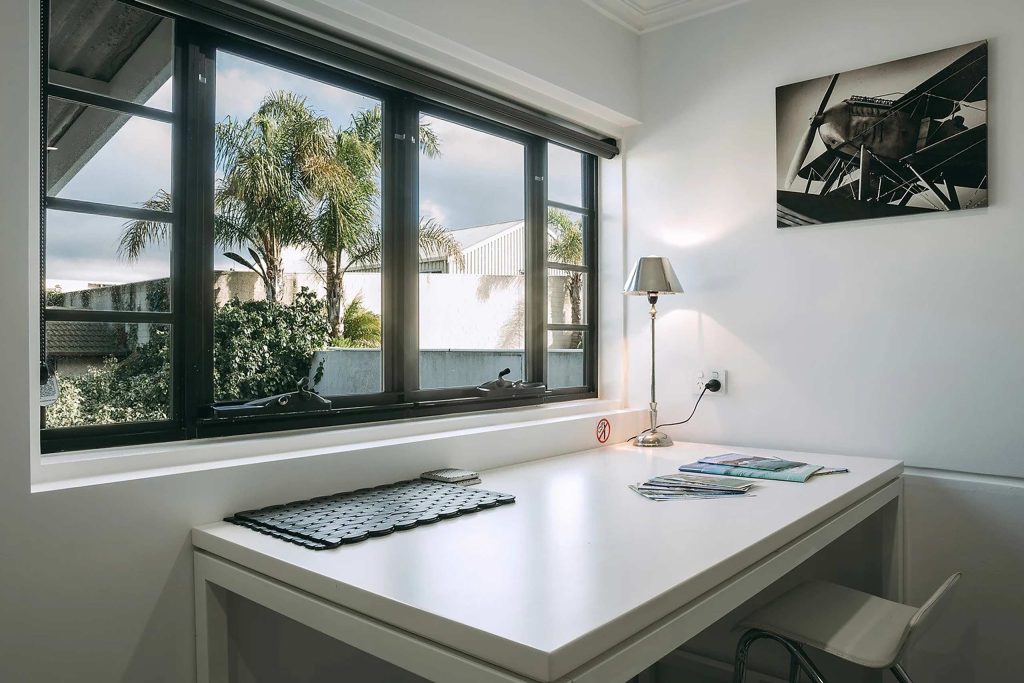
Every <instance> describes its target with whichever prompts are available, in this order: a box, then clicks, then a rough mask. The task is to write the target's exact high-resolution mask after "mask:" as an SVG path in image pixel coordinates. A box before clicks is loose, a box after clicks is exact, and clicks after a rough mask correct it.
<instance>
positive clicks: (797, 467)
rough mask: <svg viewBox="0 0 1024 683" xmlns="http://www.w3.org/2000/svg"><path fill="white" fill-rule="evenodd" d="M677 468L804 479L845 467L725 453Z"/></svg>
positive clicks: (795, 479) (762, 476)
mask: <svg viewBox="0 0 1024 683" xmlns="http://www.w3.org/2000/svg"><path fill="white" fill-rule="evenodd" d="M679 471H680V472H700V473H702V474H718V475H725V476H729V477H747V478H751V479H776V480H780V481H796V482H805V481H807V480H808V479H810V478H811V477H812V476H814V475H822V474H839V473H841V472H847V471H848V470H846V469H845V468H839V467H822V466H821V465H809V464H807V463H805V462H796V461H795V460H783V459H782V458H773V457H764V456H760V455H742V454H740V453H725V454H723V455H713V456H709V457H707V458H701V459H700V460H698V461H697V462H692V463H689V464H687V465H680V466H679Z"/></svg>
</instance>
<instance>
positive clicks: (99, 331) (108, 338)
mask: <svg viewBox="0 0 1024 683" xmlns="http://www.w3.org/2000/svg"><path fill="white" fill-rule="evenodd" d="M46 353H47V355H48V356H58V357H63V358H71V357H90V358H95V357H106V356H123V355H125V354H127V353H128V339H127V335H126V334H125V331H124V326H123V325H118V324H115V323H92V322H78V321H76V322H69V321H51V322H48V323H46Z"/></svg>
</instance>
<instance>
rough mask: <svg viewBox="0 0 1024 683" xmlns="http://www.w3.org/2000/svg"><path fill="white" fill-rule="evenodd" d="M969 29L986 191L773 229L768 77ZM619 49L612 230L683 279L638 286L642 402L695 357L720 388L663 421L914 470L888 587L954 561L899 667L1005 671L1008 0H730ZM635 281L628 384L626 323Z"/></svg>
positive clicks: (1010, 644) (706, 435) (1019, 68)
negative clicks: (624, 89) (622, 178)
mask: <svg viewBox="0 0 1024 683" xmlns="http://www.w3.org/2000/svg"><path fill="white" fill-rule="evenodd" d="M983 38H989V39H990V40H991V43H990V50H991V62H990V74H991V79H992V83H991V87H990V92H991V93H992V96H991V99H990V103H991V110H990V112H989V116H990V130H991V136H990V167H991V177H992V181H991V184H992V190H991V203H992V206H991V208H988V209H982V210H974V211H970V212H966V211H965V212H962V213H956V214H951V215H938V216H927V217H918V218H906V219H896V220H879V221H872V222H857V223H848V224H838V225H832V226H826V227H812V228H793V229H787V230H778V229H776V228H775V187H776V178H775V169H776V161H775V159H776V157H775V143H774V138H775V100H774V98H775V87H776V86H778V85H783V84H787V83H792V82H796V81H801V80H804V79H807V78H811V77H817V76H821V75H827V74H831V73H835V72H838V71H842V70H846V69H850V68H857V67H861V66H869V65H872V64H875V63H879V62H884V61H887V60H891V59H895V58H900V57H906V56H910V55H913V54H916V53H921V52H926V51H930V50H934V49H939V48H944V47H949V46H953V45H958V44H961V43H966V42H969V41H974V40H979V39H983ZM641 49H642V79H641V92H642V93H643V109H642V118H643V120H644V124H643V125H642V126H640V127H638V128H636V129H635V130H633V131H631V133H630V134H629V136H628V138H627V145H628V150H629V152H628V155H627V159H626V178H627V197H628V214H627V218H628V226H629V243H628V248H627V250H628V253H629V256H630V258H634V257H636V256H638V255H642V254H645V253H656V254H665V255H668V256H670V257H671V258H672V260H673V262H674V264H675V267H676V270H677V271H678V273H679V276H680V278H681V280H682V282H683V286H684V287H685V288H686V289H687V294H686V295H684V296H682V297H678V298H674V299H665V300H664V303H663V305H662V306H661V310H662V311H663V318H661V319H660V320H661V323H660V325H659V334H660V348H659V351H660V356H659V367H660V368H662V369H663V371H662V373H661V376H660V383H659V387H661V389H662V393H661V396H660V399H661V407H662V414H663V417H665V418H669V417H674V416H677V415H682V416H685V415H686V414H688V412H689V409H690V407H691V405H692V403H693V400H694V397H693V396H692V392H691V390H690V385H691V379H692V377H693V371H694V370H695V369H696V368H698V367H700V366H704V367H707V366H712V367H721V368H725V369H727V370H728V371H729V384H730V386H729V393H728V395H726V396H711V397H710V398H706V399H705V401H706V403H704V404H702V405H701V407H700V410H699V412H698V414H697V417H696V418H695V419H694V421H693V422H692V423H691V424H689V425H687V426H686V427H685V428H678V429H675V430H674V431H673V432H672V433H673V434H674V435H676V436H678V437H680V438H684V439H687V440H696V441H708V442H724V443H734V444H749V445H752V446H754V445H757V446H766V447H779V448H793V449H800V450H809V451H826V452H835V453H847V454H850V455H867V456H886V457H896V458H902V459H904V460H905V461H906V462H907V464H908V465H911V466H914V467H916V468H922V469H915V470H912V472H913V474H912V476H910V477H908V482H907V495H908V532H909V533H908V540H907V548H908V551H909V559H908V562H909V564H908V575H907V576H908V582H909V585H908V597H909V598H910V599H911V600H914V601H920V600H922V599H923V598H924V597H925V596H927V595H928V594H929V593H930V591H931V590H932V589H933V588H934V587H935V586H936V585H937V584H938V583H939V581H940V579H941V578H942V577H944V576H946V575H948V574H949V573H950V572H951V571H952V570H954V569H957V568H963V569H965V571H966V572H967V574H966V577H965V580H964V582H963V585H962V589H963V590H962V591H961V595H960V596H959V598H958V601H957V606H958V608H959V611H958V613H956V614H950V615H947V619H948V620H947V622H946V623H945V624H944V625H943V626H942V627H941V629H940V630H939V633H938V634H937V635H936V636H935V638H933V639H931V640H928V641H925V642H922V643H921V647H920V650H919V653H918V655H917V656H915V657H913V658H912V660H911V662H910V664H911V666H912V667H914V668H912V669H911V673H914V670H915V669H916V670H917V671H918V672H919V673H918V674H917V675H918V677H919V680H929V681H949V682H951V683H952V682H954V681H955V682H957V683H962V682H964V681H975V680H977V681H983V680H1009V679H1010V678H1012V677H1013V676H1011V674H1010V673H1009V672H1010V671H1015V670H1016V667H1014V668H1012V669H1011V668H1010V667H1011V663H1010V661H1009V659H1010V658H1009V657H1008V656H1007V654H1008V653H1011V652H1013V651H1014V648H1015V647H1016V634H1019V633H1021V632H1024V589H1022V588H1021V585H1020V577H1021V576H1022V575H1024V557H1022V555H1021V551H1020V546H1021V536H1020V531H1019V525H1020V519H1021V515H1022V512H1024V496H1022V489H1021V485H1020V478H1022V477H1024V419H1022V417H1024V411H1022V408H1021V397H1022V395H1024V315H1022V310H1024V308H1022V307H1024V278H1022V277H1021V265H1022V263H1024V261H1022V257H1024V219H1022V218H1021V217H1022V216H1024V194H1022V193H1021V191H1020V188H1021V187H1024V165H1022V164H1021V163H1020V158H1021V156H1022V155H1024V129H1022V127H1021V126H1020V125H1019V119H1020V111H1021V108H1022V107H1024V85H1022V81H1021V78H1020V74H1021V73H1022V72H1024V4H1022V3H1020V2H1019V0H985V1H983V2H962V0H901V1H900V2H891V1H889V0H863V1H862V2H858V3H854V4H851V3H849V2H845V1H840V0H771V1H769V0H753V1H752V2H748V3H745V4H741V5H738V6H735V7H733V8H731V9H727V10H725V11H722V12H719V13H716V14H712V15H709V16H706V17H703V18H700V19H697V20H694V21H691V22H687V23H684V24H680V25H677V26H674V27H670V28H666V29H664V30H661V31H657V32H654V33H651V34H648V35H645V36H644V37H643V41H642V48H641ZM865 94H870V93H865ZM635 303H636V305H634V306H631V307H630V310H629V313H628V319H627V320H628V326H627V329H628V333H629V335H628V336H629V340H630V349H631V351H630V359H629V363H630V367H631V369H632V370H633V372H631V373H630V375H631V390H630V396H631V398H632V400H633V402H634V404H635V405H640V404H642V403H643V402H644V401H645V392H646V386H645V377H644V375H643V372H640V371H637V370H638V369H639V370H642V369H643V368H646V367H648V356H647V349H646V345H645V342H646V337H645V335H646V334H647V329H648V328H647V320H646V315H645V311H644V308H645V307H644V306H642V305H640V302H635ZM670 368H671V369H672V370H669V369H670ZM675 383H678V386H679V387H680V388H679V389H676V390H673V389H672V388H671V387H672V386H673V384H675ZM924 468H930V469H924ZM936 470H942V471H951V472H963V473H982V474H985V475H992V476H983V477H974V476H969V475H955V474H954V475H948V474H941V475H940V474H939V473H937V472H936Z"/></svg>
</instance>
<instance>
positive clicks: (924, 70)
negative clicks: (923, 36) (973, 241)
mask: <svg viewBox="0 0 1024 683" xmlns="http://www.w3.org/2000/svg"><path fill="white" fill-rule="evenodd" d="M976 46H977V43H969V44H966V45H960V46H958V47H953V48H949V49H946V50H939V51H937V52H929V53H926V54H922V55H917V56H915V57H910V58H907V59H901V60H897V61H893V62H887V63H885V64H879V65H877V66H871V67H866V68H863V69H856V70H853V71H845V72H843V73H841V74H840V75H839V80H838V81H836V88H835V91H834V92H833V93H832V97H831V98H830V100H829V106H834V105H836V104H838V103H840V102H842V101H843V100H845V99H847V98H849V97H850V96H852V95H861V96H865V97H884V98H886V99H898V98H899V96H900V95H902V94H904V93H907V92H909V91H910V90H912V89H914V88H915V87H916V86H918V85H920V84H921V83H922V82H924V81H925V80H927V79H928V78H931V77H932V76H934V75H935V74H936V73H938V72H939V71H940V70H942V69H943V68H945V67H946V66H948V65H949V64H951V63H952V62H954V61H956V60H957V59H959V58H960V57H962V56H963V55H965V54H966V53H967V52H969V51H970V50H971V49H973V48H974V47H976ZM832 75H833V74H828V75H825V76H822V77H821V78H816V79H812V80H808V81H803V82H801V83H794V84H792V85H787V86H783V87H781V88H779V89H778V90H777V93H776V103H777V107H778V110H777V113H776V125H777V137H776V145H777V159H776V164H777V167H776V170H777V173H778V182H779V184H780V185H779V186H780V188H781V185H782V183H784V178H785V177H786V173H787V171H788V169H789V164H790V161H791V160H792V158H793V153H794V151H795V150H796V149H797V147H798V145H799V143H800V140H801V139H802V137H803V136H804V134H805V133H806V131H807V125H808V121H809V119H810V118H811V116H812V115H813V114H814V113H815V111H817V108H818V105H819V103H820V102H821V98H822V96H823V95H824V94H825V92H826V90H827V89H828V84H829V81H830V80H831V78H832ZM975 104H976V105H977V106H978V107H980V108H981V109H985V108H986V107H987V104H988V103H987V102H986V101H980V102H977V103H975ZM957 115H960V116H963V117H964V119H965V124H966V125H967V126H968V127H969V128H973V127H974V126H976V125H978V124H981V123H984V122H985V118H986V113H985V111H978V110H975V109H967V108H965V109H963V110H962V111H960V112H957ZM824 151H825V143H823V142H822V141H821V138H820V137H818V136H817V135H816V136H815V137H814V146H813V147H811V151H810V153H809V154H808V155H807V161H806V162H805V163H808V162H810V161H812V160H813V159H815V158H817V157H818V155H820V154H821V153H822V152H824ZM804 182H805V181H804ZM798 185H799V186H800V188H799V189H802V185H800V183H795V184H794V187H796V186H798ZM816 185H820V184H817V183H816ZM783 189H785V188H783ZM982 192H984V190H982ZM972 195H973V191H967V192H965V193H961V199H962V200H963V201H964V202H965V204H966V203H967V202H968V200H969V199H970V198H971V197H972ZM922 202H924V203H922ZM911 203H912V204H913V205H921V206H929V204H927V203H926V202H925V200H924V199H923V198H915V199H914V200H912V202H911Z"/></svg>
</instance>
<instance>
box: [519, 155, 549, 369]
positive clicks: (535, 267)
mask: <svg viewBox="0 0 1024 683" xmlns="http://www.w3.org/2000/svg"><path fill="white" fill-rule="evenodd" d="M547 166H548V161H547V143H546V141H544V140H541V139H539V138H537V139H534V140H532V141H531V142H530V144H528V145H527V146H526V331H525V335H524V337H525V341H526V380H527V381H528V382H547V328H546V325H547V299H548V293H547V284H548V283H547V261H548V254H547V194H548V192H547V187H548V180H547Z"/></svg>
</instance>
